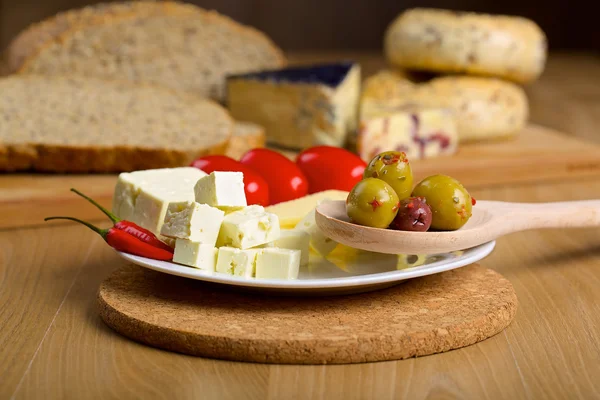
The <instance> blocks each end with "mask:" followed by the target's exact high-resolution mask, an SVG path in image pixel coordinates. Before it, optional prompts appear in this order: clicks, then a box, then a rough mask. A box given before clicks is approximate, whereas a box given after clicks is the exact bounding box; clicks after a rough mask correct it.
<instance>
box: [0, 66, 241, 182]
mask: <svg viewBox="0 0 600 400" xmlns="http://www.w3.org/2000/svg"><path fill="white" fill-rule="evenodd" d="M30 78H33V79H36V78H40V77H39V76H36V75H27V76H22V77H11V78H8V79H30ZM94 81H98V82H107V83H112V84H117V85H118V86H121V87H122V86H130V87H132V88H133V87H148V88H152V89H154V90H157V91H163V92H168V93H173V94H176V95H177V96H179V97H184V98H187V99H189V103H193V102H198V101H199V98H198V97H197V96H194V95H190V94H186V93H182V92H179V91H176V90H174V89H169V88H165V87H163V86H160V85H154V84H150V83H144V84H133V83H131V82H129V81H121V80H103V79H96V78H95V79H94ZM201 100H202V101H203V102H206V103H210V104H212V105H214V106H215V107H218V108H219V109H220V110H222V112H223V115H222V117H225V118H227V120H228V122H229V125H230V128H229V134H228V135H225V136H224V137H223V138H222V139H220V140H218V141H217V142H216V143H214V144H211V145H208V146H206V147H204V148H198V149H189V150H177V149H165V148H148V147H143V146H123V145H114V146H87V145H86V146H79V145H72V146H69V145H48V144H40V143H22V144H21V143H19V144H11V143H2V142H0V171H7V172H15V171H28V170H33V171H40V172H69V173H85V172H92V173H111V172H130V171H136V170H142V169H154V168H171V167H182V166H188V165H190V164H191V162H192V161H193V160H195V159H196V158H198V157H203V156H206V155H212V154H224V153H225V151H226V150H227V148H228V146H229V140H230V139H231V136H232V134H233V123H234V121H233V119H232V118H231V116H230V115H229V113H228V111H227V110H226V109H224V108H223V107H222V106H221V105H219V104H218V103H217V102H215V101H212V100H208V99H201Z"/></svg>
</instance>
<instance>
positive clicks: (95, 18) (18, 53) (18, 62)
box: [5, 1, 287, 73]
mask: <svg viewBox="0 0 600 400" xmlns="http://www.w3.org/2000/svg"><path fill="white" fill-rule="evenodd" d="M203 13H213V14H216V15H217V16H218V17H217V18H220V20H221V22H223V23H226V24H229V25H230V26H232V27H235V29H236V30H238V31H239V32H241V33H244V34H249V35H253V36H255V37H256V38H257V40H264V41H266V42H267V43H268V45H269V47H270V48H271V50H272V51H273V52H274V54H276V57H277V58H278V59H279V62H280V63H281V65H282V66H283V65H286V64H287V59H286V57H285V55H284V53H283V51H282V50H281V49H279V47H277V45H276V44H275V43H274V42H273V41H272V40H271V39H270V38H268V37H267V36H266V35H265V34H264V33H262V32H260V31H259V30H257V29H254V28H252V27H250V26H246V25H241V24H239V23H238V22H236V21H234V20H233V19H231V18H229V17H226V16H223V15H220V14H218V13H216V12H214V11H207V10H204V9H202V8H200V7H197V6H195V5H193V4H187V3H182V2H178V1H160V2H152V1H133V2H131V1H130V2H119V3H99V4H96V5H90V6H87V7H83V8H78V9H73V10H68V11H64V12H61V13H58V14H56V15H54V16H52V17H50V18H48V19H45V20H43V21H40V22H37V23H34V24H31V25H30V26H28V27H27V28H26V29H25V30H23V31H22V32H21V33H19V34H18V35H17V36H16V37H15V38H14V39H13V40H12V41H11V42H10V43H9V45H8V47H7V49H6V51H5V59H6V70H7V72H9V73H16V72H19V71H22V70H23V69H24V66H25V64H26V63H27V61H28V59H31V58H33V57H35V56H36V55H37V54H39V53H40V52H41V51H42V50H43V48H44V47H45V46H47V45H48V44H49V43H51V42H52V41H54V40H58V39H59V38H60V37H61V36H62V35H65V34H68V33H69V32H72V31H77V30H79V29H82V28H85V27H87V26H92V25H98V24H104V23H107V22H110V21H112V20H114V19H120V18H131V19H136V18H146V17H151V16H157V15H170V16H176V15H182V16H185V15H190V14H192V15H193V14H203Z"/></svg>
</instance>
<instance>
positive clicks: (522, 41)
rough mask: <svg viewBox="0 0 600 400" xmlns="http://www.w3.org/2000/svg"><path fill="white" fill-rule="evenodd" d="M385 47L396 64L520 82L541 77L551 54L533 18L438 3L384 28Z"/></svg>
mask: <svg viewBox="0 0 600 400" xmlns="http://www.w3.org/2000/svg"><path fill="white" fill-rule="evenodd" d="M384 48H385V55H386V58H387V59H388V61H389V62H390V63H391V64H392V65H394V66H397V67H401V68H407V69H415V70H423V71H431V72H440V73H467V74H474V75H484V76H494V77H499V78H503V79H507V80H511V81H514V82H517V83H521V84H524V83H529V82H532V81H534V80H535V79H537V78H538V77H539V75H540V74H541V73H542V72H543V70H544V67H545V63H546V57H547V54H546V53H547V43H546V36H545V34H544V32H543V31H542V30H541V29H540V27H539V26H538V25H537V24H536V23H535V22H533V21H531V20H529V19H526V18H522V17H514V16H506V15H490V14H481V13H472V12H455V11H450V10H441V9H435V8H414V9H410V10H407V11H405V12H404V13H402V14H400V15H399V16H398V17H397V18H396V19H395V20H394V21H393V22H392V23H391V24H390V25H389V26H388V28H387V30H386V33H385V39H384Z"/></svg>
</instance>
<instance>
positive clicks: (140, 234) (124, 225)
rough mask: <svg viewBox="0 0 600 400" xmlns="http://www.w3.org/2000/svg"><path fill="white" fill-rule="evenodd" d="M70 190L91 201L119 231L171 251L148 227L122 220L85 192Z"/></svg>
mask: <svg viewBox="0 0 600 400" xmlns="http://www.w3.org/2000/svg"><path fill="white" fill-rule="evenodd" d="M71 191H72V192H74V193H77V194H78V195H79V196H81V197H83V198H84V199H86V200H87V201H89V202H90V203H92V204H93V205H95V206H96V207H98V209H99V210H100V211H102V212H103V213H104V214H105V215H106V216H107V217H108V218H110V220H111V221H112V222H113V224H114V228H115V229H118V230H120V231H125V232H127V233H128V234H130V235H131V236H135V237H136V238H138V239H139V240H141V241H142V242H146V243H148V244H150V245H152V246H154V247H159V248H161V249H165V250H167V251H171V252H172V251H173V249H172V248H171V246H169V245H168V244H166V243H164V242H163V241H161V240H160V239H159V238H157V237H156V236H155V235H154V233H152V232H150V231H149V230H148V229H144V228H142V227H141V226H139V225H137V224H135V223H133V222H131V221H124V220H122V219H119V218H118V217H117V216H116V215H115V214H113V213H111V212H110V211H108V210H107V209H106V208H104V207H102V206H101V205H100V204H98V203H96V202H95V201H94V200H92V199H91V198H89V197H88V196H86V195H85V194H83V193H81V192H80V191H78V190H77V189H71Z"/></svg>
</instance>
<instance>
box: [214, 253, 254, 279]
mask: <svg viewBox="0 0 600 400" xmlns="http://www.w3.org/2000/svg"><path fill="white" fill-rule="evenodd" d="M261 251H262V250H260V249H246V250H240V249H236V248H233V247H220V248H219V252H218V255H217V267H216V271H217V272H220V273H222V274H228V275H235V276H243V277H245V278H252V277H254V271H255V269H256V256H257V255H258V254H259V253H260V252H261Z"/></svg>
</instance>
